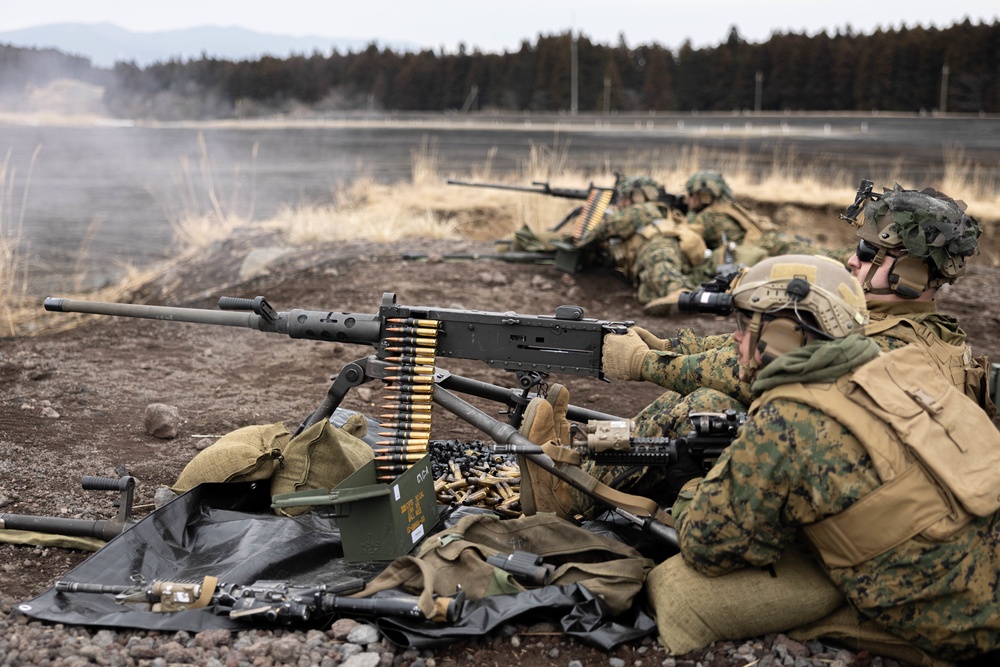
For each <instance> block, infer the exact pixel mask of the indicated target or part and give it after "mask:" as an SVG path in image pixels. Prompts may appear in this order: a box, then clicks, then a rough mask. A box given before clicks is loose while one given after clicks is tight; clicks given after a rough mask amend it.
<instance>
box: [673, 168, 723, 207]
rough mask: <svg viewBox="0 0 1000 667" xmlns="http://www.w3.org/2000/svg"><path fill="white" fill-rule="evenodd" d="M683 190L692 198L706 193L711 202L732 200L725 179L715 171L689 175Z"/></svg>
mask: <svg viewBox="0 0 1000 667" xmlns="http://www.w3.org/2000/svg"><path fill="white" fill-rule="evenodd" d="M684 188H685V189H686V190H687V192H688V194H689V195H692V196H693V195H696V194H699V193H707V194H708V195H709V196H710V197H711V199H712V201H715V200H717V199H732V198H733V191H732V190H730V189H729V185H728V184H727V183H726V179H724V178H723V177H722V174H720V173H719V172H717V171H698V172H695V173H694V174H691V176H690V177H689V178H688V179H687V182H686V183H685V184H684Z"/></svg>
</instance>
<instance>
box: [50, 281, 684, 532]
mask: <svg viewBox="0 0 1000 667" xmlns="http://www.w3.org/2000/svg"><path fill="white" fill-rule="evenodd" d="M45 308H46V310H49V311H53V312H77V313H92V314H100V315H112V316H120V317H136V318H145V319H157V320H168V321H172V322H191V323H196V324H214V325H222V326H235V327H243V328H249V329H257V330H259V331H263V332H266V333H278V334H283V335H287V336H289V337H291V338H303V339H306V340H316V341H327V342H334V343H353V344H360V345H367V346H371V347H373V348H374V349H375V352H374V354H370V355H367V356H365V357H362V358H359V359H357V360H355V361H352V362H350V363H348V364H346V365H345V366H344V367H343V368H342V369H341V370H340V372H339V373H338V374H337V375H335V376H334V378H333V382H332V384H331V386H330V388H329V390H328V391H327V395H326V396H325V397H324V399H323V401H322V402H321V403H320V405H319V407H317V408H316V409H315V410H314V411H313V412H312V413H310V415H309V416H308V417H307V418H306V419H305V420H303V422H302V423H301V424H300V425H299V427H298V429H297V430H296V432H295V433H296V434H298V433H301V432H302V431H303V430H305V429H306V428H308V427H309V426H311V425H313V424H316V423H318V422H320V421H323V420H327V419H329V418H330V416H331V415H332V414H333V412H334V411H335V410H336V409H337V408H338V407H339V406H340V404H341V402H342V401H343V399H344V398H345V396H346V395H347V393H348V391H349V390H350V389H351V388H353V387H358V386H360V385H362V384H364V383H366V382H370V381H373V380H382V381H383V382H385V383H386V384H387V385H388V387H387V391H389V392H392V393H391V394H390V395H391V396H393V400H394V402H393V403H392V404H391V405H387V406H383V409H391V410H393V412H392V413H390V414H389V415H384V416H388V417H389V418H390V419H391V420H392V421H391V422H390V423H389V424H386V425H385V426H384V428H391V429H392V431H388V432H386V434H387V435H389V436H390V438H391V439H389V440H385V441H380V443H379V445H380V446H381V447H382V449H380V450H379V451H380V453H382V454H387V455H388V457H387V458H389V459H392V461H391V463H386V464H384V467H379V466H377V470H378V471H379V472H380V476H384V475H388V474H395V473H400V472H404V471H405V470H406V469H408V467H409V466H408V465H406V464H405V463H403V462H404V461H406V462H408V461H410V460H411V457H412V455H413V454H419V453H420V452H425V451H426V448H427V446H428V444H429V438H428V433H427V432H428V431H429V421H430V414H429V413H430V407H431V404H432V403H433V404H437V405H439V406H441V407H442V408H444V409H445V410H448V411H449V412H451V413H452V414H454V415H456V416H458V417H459V418H460V419H463V420H464V421H466V422H468V423H469V424H471V425H472V426H474V427H476V428H477V429H478V430H480V431H481V432H483V433H485V434H487V435H489V436H490V437H492V438H493V440H494V442H497V443H507V444H517V445H525V446H527V445H532V443H531V441H529V440H528V439H527V438H525V437H524V436H522V435H521V434H520V432H519V431H518V427H519V426H520V424H521V420H522V417H523V414H524V409H525V407H526V406H527V404H528V402H529V401H530V400H531V399H532V398H533V396H534V395H538V394H540V393H542V392H544V390H545V379H546V378H547V377H548V375H549V374H550V373H563V374H569V375H577V376H584V377H593V378H597V379H604V374H603V371H602V363H601V352H602V347H603V341H604V337H605V336H607V335H615V334H623V333H625V332H626V331H627V329H628V327H629V326H631V324H632V322H609V321H601V320H595V319H589V318H585V317H584V312H583V309H582V308H580V307H578V306H560V307H559V308H557V309H556V312H555V314H554V315H519V314H517V313H514V312H505V313H499V312H486V311H475V310H457V309H450V308H437V307H417V306H404V305H400V304H397V303H396V295H395V294H393V293H391V292H387V293H385V294H383V296H382V303H381V305H380V307H379V311H378V313H350V312H335V311H313V310H302V309H295V310H290V311H287V312H279V311H276V310H275V309H274V308H272V307H271V305H270V304H269V303H268V302H267V300H266V299H264V297H261V296H258V297H256V298H254V299H243V298H231V297H222V298H221V299H220V300H219V308H220V310H217V311H216V310H208V309H199V308H177V307H168V306H146V305H134V304H119V303H103V302H93V301H78V300H73V299H65V298H56V297H49V298H47V299H46V300H45ZM442 357H443V358H454V359H470V360H478V361H482V362H484V363H486V364H487V365H488V366H490V367H492V368H502V369H505V370H508V371H511V372H513V373H514V375H515V377H516V379H517V385H518V388H517V389H506V388H503V387H498V386H496V385H491V384H488V383H485V382H479V381H476V380H473V379H470V378H464V377H461V376H458V375H453V374H451V373H449V372H447V371H445V370H443V369H440V368H438V367H437V360H438V358H442ZM453 391H455V392H460V393H463V394H468V395H471V396H477V397H480V398H484V399H487V400H491V401H497V402H500V403H503V404H505V405H506V406H507V410H506V415H507V417H508V422H507V423H506V424H504V423H502V422H500V421H498V420H496V419H494V418H493V417H491V416H489V415H487V414H486V413H485V412H482V411H481V410H479V409H478V408H476V407H474V406H473V405H471V404H470V403H468V402H467V401H465V400H463V399H462V398H460V397H458V396H456V395H455V394H454V393H452V392H453ZM567 417H568V418H569V419H571V420H574V421H580V422H585V421H588V420H591V419H597V420H601V419H604V420H614V419H619V418H618V417H615V416H614V415H608V414H605V413H601V412H597V411H594V410H588V409H584V408H580V407H577V406H570V408H569V410H568V413H567ZM526 458H527V459H528V460H530V461H531V462H533V463H535V464H536V465H538V466H539V467H541V468H543V469H545V470H547V471H549V472H550V473H551V474H553V475H555V476H556V477H558V478H560V479H563V480H564V481H566V482H567V483H569V484H572V485H574V486H577V487H578V488H581V487H582V488H581V490H582V491H583V492H585V493H587V494H588V495H591V496H592V497H594V498H595V499H596V500H598V501H599V502H605V503H606V502H607V500H605V499H604V498H603V497H601V496H600V495H599V492H600V489H599V488H598V489H597V491H595V487H594V486H593V484H591V483H589V482H590V481H591V480H588V483H584V481H583V480H582V479H581V478H580V477H579V476H578V475H575V474H574V472H572V471H571V472H566V471H563V470H562V469H561V468H560V467H559V466H557V465H556V463H555V462H553V461H552V460H551V459H550V458H549V457H548V456H546V455H545V454H544V453H533V454H529V455H527V456H526ZM412 460H415V459H412ZM576 472H580V473H581V474H583V475H584V476H586V475H585V473H582V471H576ZM622 495H626V494H622ZM635 500H636V501H637V503H636V504H634V505H630V507H631V508H632V509H631V510H629V511H632V512H633V513H640V514H642V516H643V517H644V519H648V520H649V521H651V522H652V524H656V525H655V526H654V528H655V529H657V530H658V529H659V528H663V529H664V531H662V532H661V536H662V537H663V538H664V539H665V540H667V541H670V542H671V544H673V545H676V541H675V536H674V535H673V534H672V533H673V531H672V528H667V527H666V526H663V525H660V524H661V523H662V522H663V521H669V520H668V519H666V517H665V515H664V514H663V513H662V511H660V510H659V508H657V507H656V506H655V503H652V501H649V500H648V499H644V498H637V497H636V498H635ZM651 504H652V506H651ZM652 524H649V525H652ZM671 539H673V541H671Z"/></svg>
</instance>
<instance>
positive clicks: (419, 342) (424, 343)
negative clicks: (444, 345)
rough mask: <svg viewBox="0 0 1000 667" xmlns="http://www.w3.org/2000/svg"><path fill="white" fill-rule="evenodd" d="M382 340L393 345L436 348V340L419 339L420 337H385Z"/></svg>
mask: <svg viewBox="0 0 1000 667" xmlns="http://www.w3.org/2000/svg"><path fill="white" fill-rule="evenodd" d="M383 340H385V342H387V343H392V344H393V345H415V346H417V347H430V348H436V347H437V339H436V338H421V337H420V336H386V337H385V338H384V339H383Z"/></svg>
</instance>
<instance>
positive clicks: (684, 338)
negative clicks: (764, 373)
mask: <svg viewBox="0 0 1000 667" xmlns="http://www.w3.org/2000/svg"><path fill="white" fill-rule="evenodd" d="M865 305H866V307H867V308H868V310H869V314H870V317H871V318H872V321H873V323H874V322H878V321H881V319H882V318H884V317H885V316H886V315H894V316H897V317H905V318H907V319H911V320H912V321H913V322H915V323H919V324H921V325H923V326H925V327H927V328H928V329H929V330H930V331H931V332H933V333H934V335H935V336H937V337H938V338H940V339H941V340H943V341H945V342H946V343H949V344H952V345H963V344H965V341H966V335H965V332H964V331H962V329H961V327H960V326H959V325H958V321H957V320H956V319H955V318H953V317H951V316H949V315H944V314H942V313H939V312H937V309H936V305H935V304H934V302H933V301H926V302H912V301H911V302H900V301H866V302H865ZM904 326H905V325H904V324H898V325H896V326H894V327H892V328H889V329H886V330H885V331H882V332H880V333H878V334H875V335H873V336H870V338H871V340H873V341H874V342H875V344H876V345H878V346H879V349H881V350H882V351H883V352H891V351H892V350H895V349H898V348H900V347H903V346H904V345H908V344H909V343H908V341H907V340H904V339H903V338H901V336H902V335H904V332H903V331H902V327H904ZM667 342H668V344H669V346H670V349H668V350H665V351H650V352H648V353H647V354H646V359H645V360H644V361H643V366H642V379H643V380H644V381H646V382H653V383H655V384H658V385H660V386H661V387H663V388H665V389H668V390H669V391H668V392H667V393H665V394H663V395H662V396H661V397H660V398H658V399H657V400H656V401H655V402H654V403H653V404H651V405H650V406H648V407H647V408H645V409H644V410H643V411H642V412H640V413H639V415H637V417H636V420H637V428H641V429H643V431H644V435H650V436H659V435H664V434H668V433H683V432H684V430H685V429H686V428H688V425H687V424H685V423H680V424H678V423H672V422H671V421H670V420H671V419H674V418H675V415H676V414H677V411H675V410H674V409H673V408H672V401H674V400H677V399H676V398H673V397H676V396H678V395H680V396H687V395H689V394H692V393H693V392H695V391H696V390H697V389H699V388H706V389H711V390H714V391H716V392H719V393H721V394H723V395H725V396H727V397H729V398H731V399H732V400H733V401H734V402H735V404H736V405H739V406H740V407H737V408H734V409H736V410H739V411H741V412H744V411H746V409H747V407H746V406H748V405H750V402H751V400H752V394H751V391H750V385H749V384H748V383H746V382H744V381H742V380H740V379H739V362H738V357H739V351H738V350H737V345H736V339H735V338H733V335H732V334H719V335H715V336H699V335H697V334H696V333H695V332H694V331H692V330H691V329H678V330H677V335H676V336H675V337H674V338H670V339H667ZM956 386H959V388H960V389H961V388H962V386H960V385H956ZM717 403H718V399H717V398H715V397H712V396H711V395H709V396H708V397H707V401H706V404H705V406H702V405H699V404H698V403H697V401H695V400H694V399H689V401H688V404H689V405H690V407H691V409H692V410H695V411H701V412H706V411H711V410H710V407H709V406H711V405H715V404H717ZM654 406H657V407H656V408H654Z"/></svg>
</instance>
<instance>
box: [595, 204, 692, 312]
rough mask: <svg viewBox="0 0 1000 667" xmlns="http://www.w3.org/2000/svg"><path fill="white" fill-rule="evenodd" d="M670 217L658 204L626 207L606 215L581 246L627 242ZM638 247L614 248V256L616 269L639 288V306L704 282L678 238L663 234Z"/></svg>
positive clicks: (664, 207) (690, 288)
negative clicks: (601, 242) (611, 241)
mask: <svg viewBox="0 0 1000 667" xmlns="http://www.w3.org/2000/svg"><path fill="white" fill-rule="evenodd" d="M671 214H672V212H671V211H670V209H669V208H668V207H666V206H665V205H663V204H661V203H658V202H655V201H647V202H642V203H639V204H633V205H631V206H626V207H625V208H623V209H621V210H618V211H613V212H609V213H607V214H606V215H605V216H604V220H603V221H602V223H601V224H600V225H599V226H598V227H597V228H596V229H595V231H594V235H593V236H592V237H591V238H589V239H586V240H585V241H583V242H582V243H584V244H586V243H590V242H593V241H609V240H611V239H620V240H621V241H623V242H624V241H628V240H629V239H631V238H632V237H634V236H635V235H636V234H637V233H638V232H639V230H641V229H643V228H644V227H646V226H648V225H650V224H652V223H653V222H655V221H656V220H661V219H666V218H669V217H670V216H671ZM636 246H637V249H636V250H631V249H630V248H631V247H633V246H632V244H628V245H626V244H624V243H623V244H622V245H621V246H619V248H620V249H619V250H614V249H612V250H611V255H612V257H613V258H614V260H615V268H617V269H618V270H620V271H621V272H622V273H623V274H624V275H625V276H626V277H627V278H628V279H629V280H631V281H632V282H633V283H634V284H635V285H636V286H637V290H638V292H637V296H638V299H639V302H640V303H648V302H649V301H652V300H653V299H656V298H659V297H661V296H666V295H668V294H670V293H672V292H674V291H679V290H692V289H695V288H697V286H698V285H699V284H700V283H701V282H702V281H703V280H705V277H704V274H703V272H702V271H701V270H699V267H694V266H692V265H691V262H690V261H689V260H688V258H687V257H686V256H685V255H684V253H683V252H682V251H681V245H680V241H679V240H678V238H677V237H675V236H670V235H663V234H660V235H657V236H654V237H653V238H651V239H649V240H646V241H644V242H643V243H641V244H636ZM616 255H617V256H616Z"/></svg>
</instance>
